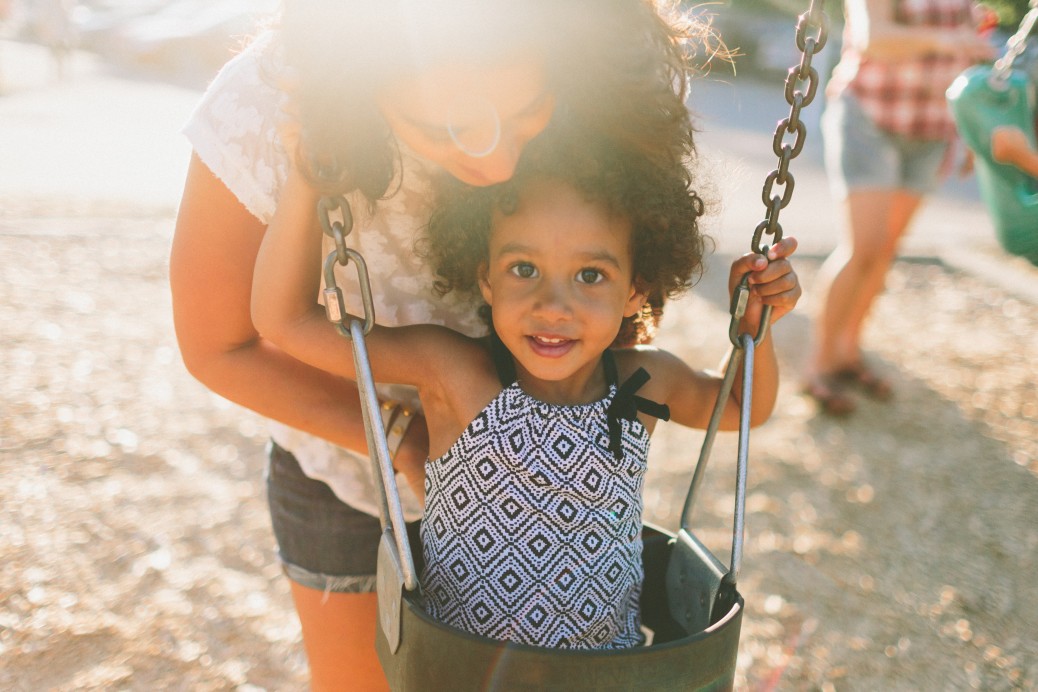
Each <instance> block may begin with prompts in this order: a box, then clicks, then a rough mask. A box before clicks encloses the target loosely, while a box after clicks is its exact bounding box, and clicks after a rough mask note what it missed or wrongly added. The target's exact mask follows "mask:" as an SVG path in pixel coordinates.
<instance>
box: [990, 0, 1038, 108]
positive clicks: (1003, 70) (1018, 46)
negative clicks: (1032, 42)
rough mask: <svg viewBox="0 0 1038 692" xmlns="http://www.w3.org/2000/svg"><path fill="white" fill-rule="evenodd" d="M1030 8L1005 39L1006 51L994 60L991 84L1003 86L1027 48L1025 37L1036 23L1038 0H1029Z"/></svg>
mask: <svg viewBox="0 0 1038 692" xmlns="http://www.w3.org/2000/svg"><path fill="white" fill-rule="evenodd" d="M1030 8H1031V9H1029V10H1028V11H1027V13H1026V14H1025V15H1024V16H1023V18H1022V19H1021V20H1020V27H1019V28H1018V29H1017V30H1016V33H1015V34H1013V35H1012V36H1010V37H1009V40H1008V41H1006V52H1005V55H1003V56H1002V57H1001V58H999V59H998V60H996V61H995V65H994V68H993V69H992V71H991V84H992V86H996V87H997V86H1004V85H1005V83H1006V80H1008V79H1009V73H1010V72H1011V71H1012V69H1013V63H1015V62H1016V60H1017V58H1019V57H1020V55H1021V54H1022V53H1023V52H1024V50H1025V49H1026V48H1027V39H1028V38H1030V36H1031V34H1032V33H1033V32H1034V27H1035V24H1036V23H1038V0H1031V2H1030Z"/></svg>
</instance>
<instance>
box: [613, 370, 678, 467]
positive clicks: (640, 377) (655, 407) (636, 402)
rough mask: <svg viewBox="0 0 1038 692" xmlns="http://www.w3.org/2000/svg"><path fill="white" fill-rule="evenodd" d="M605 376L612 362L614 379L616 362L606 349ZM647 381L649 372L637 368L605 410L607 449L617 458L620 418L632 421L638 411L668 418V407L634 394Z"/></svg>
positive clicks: (620, 445)
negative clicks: (607, 426)
mask: <svg viewBox="0 0 1038 692" xmlns="http://www.w3.org/2000/svg"><path fill="white" fill-rule="evenodd" d="M606 356H607V357H606V358H605V361H606V377H609V367H610V364H612V370H613V375H612V377H613V380H614V382H615V380H616V364H615V361H614V360H613V357H612V353H610V352H609V351H606ZM648 381H649V373H648V371H647V370H646V369H645V368H638V369H637V370H635V372H634V374H633V375H631V376H630V377H628V378H627V379H626V380H625V381H624V383H623V384H622V385H620V386H619V387H618V388H617V390H616V396H614V397H613V401H612V403H610V404H609V408H608V409H607V410H606V417H607V422H608V424H609V451H611V452H612V453H613V456H614V457H616V459H617V460H620V459H622V458H623V428H622V427H621V425H620V421H621V420H630V421H634V420H637V419H638V412H639V411H641V412H642V413H645V414H647V415H650V416H653V417H654V418H659V419H660V420H670V407H669V406H667V405H666V404H660V403H657V402H655V401H649V400H648V399H646V398H644V397H640V396H638V395H637V394H635V392H636V391H638V390H639V389H640V388H641V387H642V385H644V384H645V383H646V382H648Z"/></svg>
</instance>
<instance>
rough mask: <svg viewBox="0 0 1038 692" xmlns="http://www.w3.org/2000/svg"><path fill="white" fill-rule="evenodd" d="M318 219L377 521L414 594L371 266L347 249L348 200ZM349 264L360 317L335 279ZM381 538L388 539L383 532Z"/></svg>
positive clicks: (326, 204)
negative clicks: (376, 357)
mask: <svg viewBox="0 0 1038 692" xmlns="http://www.w3.org/2000/svg"><path fill="white" fill-rule="evenodd" d="M334 211H338V212H339V215H340V216H341V217H342V218H341V220H332V217H331V214H332V212H334ZM317 217H318V220H319V221H320V223H321V229H322V230H323V231H324V233H325V235H327V236H328V237H330V238H331V239H332V240H334V241H335V249H334V250H332V251H331V252H330V253H328V256H327V257H325V260H324V285H325V288H324V307H325V313H326V314H327V316H328V321H330V322H332V323H333V324H335V327H336V329H338V331H339V334H341V335H342V336H344V337H346V338H347V339H349V340H350V342H351V346H352V348H353V362H354V367H355V369H356V372H357V388H358V389H359V390H360V399H361V411H362V413H363V416H364V431H365V435H366V437H367V443H368V450H369V454H370V455H371V461H372V466H373V467H374V471H375V477H376V482H378V483H380V484H381V492H379V493H378V496H379V519H380V520H381V523H382V530H383V532H385V530H386V528H387V525H388V526H389V527H391V529H392V534H393V543H394V544H395V547H396V551H395V554H394V555H393V556H392V558H393V559H394V562H395V563H396V565H397V567H398V568H399V571H400V574H401V575H402V580H403V585H404V587H405V588H406V589H407V590H408V591H413V590H414V589H416V588H417V587H418V577H417V574H416V571H415V567H414V559H413V557H412V555H411V545H410V543H408V539H407V525H406V523H405V521H404V511H403V507H402V505H401V504H400V495H399V493H398V492H397V491H396V486H395V484H396V477H395V473H394V471H393V463H392V460H391V458H390V454H389V446H388V444H387V443H386V430H385V426H384V425H383V424H382V416H381V415H379V413H378V410H379V401H378V392H377V391H376V390H375V381H374V378H373V377H372V374H371V363H370V361H369V359H368V351H367V345H366V344H365V341H364V337H365V336H366V335H368V334H369V333H371V330H372V328H373V327H374V326H375V305H374V301H373V300H372V298H371V281H370V280H369V278H368V268H367V264H366V263H365V262H364V257H363V256H361V254H360V253H359V252H357V251H356V250H353V249H350V248H349V247H347V246H346V238H347V236H349V234H350V232H351V231H352V230H353V214H352V212H351V211H350V204H349V202H347V201H346V198H344V197H342V196H337V197H322V198H321V200H320V201H319V202H318V204H317ZM351 262H352V263H353V265H354V266H355V267H356V268H357V280H358V283H359V284H360V296H361V304H362V306H363V310H364V314H363V315H362V316H361V319H358V318H356V317H353V316H351V315H349V314H348V313H347V312H346V303H345V301H344V299H343V294H342V289H341V288H339V285H338V282H337V280H336V278H335V267H336V266H342V267H345V266H348V265H349V264H350V263H351ZM383 536H385V534H384V533H383ZM380 551H381V547H380ZM398 595H399V594H398Z"/></svg>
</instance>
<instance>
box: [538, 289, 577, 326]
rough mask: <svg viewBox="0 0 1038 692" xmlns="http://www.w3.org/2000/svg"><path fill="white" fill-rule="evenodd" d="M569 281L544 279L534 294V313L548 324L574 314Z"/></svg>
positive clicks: (564, 319)
mask: <svg viewBox="0 0 1038 692" xmlns="http://www.w3.org/2000/svg"><path fill="white" fill-rule="evenodd" d="M568 283H569V282H566V281H560V280H554V281H553V280H550V279H542V280H541V281H540V282H539V285H538V286H537V292H536V295H535V296H534V304H533V314H534V316H535V317H536V318H537V319H539V320H542V321H543V322H545V323H546V324H556V323H559V322H563V321H566V320H568V319H570V318H571V317H572V315H573V310H572V302H571V296H570V293H569V290H568Z"/></svg>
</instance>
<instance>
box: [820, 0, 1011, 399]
mask: <svg viewBox="0 0 1038 692" xmlns="http://www.w3.org/2000/svg"><path fill="white" fill-rule="evenodd" d="M844 7H845V17H846V24H845V29H844V41H843V52H842V54H841V56H840V60H839V63H838V64H837V66H836V67H835V69H834V71H833V75H832V78H831V80H830V82H829V85H828V87H827V93H826V95H827V105H826V109H825V112H824V113H823V114H822V136H823V142H824V148H825V165H826V171H827V173H828V175H829V179H830V183H831V187H832V190H833V194H834V196H835V197H836V198H837V199H839V200H842V202H843V206H844V209H845V212H846V219H847V224H846V225H847V233H846V235H845V236H844V238H843V239H842V240H841V242H840V244H839V245H838V247H837V248H836V249H835V250H834V251H833V253H832V254H831V255H830V256H829V258H828V259H827V260H826V261H825V263H824V264H823V265H822V268H821V269H820V271H819V273H818V277H817V286H816V287H815V288H813V289H812V291H814V292H817V294H818V295H819V296H820V305H819V306H818V312H817V317H816V321H815V331H814V345H813V349H812V352H811V354H810V356H809V361H808V363H807V365H806V369H805V373H804V378H803V391H804V392H805V393H806V394H808V395H809V396H811V397H812V398H813V399H815V400H816V401H817V402H818V404H819V406H820V408H821V410H822V411H823V412H825V413H829V414H834V415H845V414H848V413H850V412H852V411H853V410H854V409H855V407H856V405H857V404H856V401H855V398H854V396H853V394H852V393H851V390H852V389H856V390H858V391H860V392H863V393H865V394H866V395H868V396H871V397H873V398H876V399H880V400H885V399H888V398H889V397H890V396H891V395H892V393H893V391H892V387H891V384H890V383H889V382H888V381H887V380H886V379H884V378H883V377H882V376H881V375H880V374H879V373H877V372H876V371H875V370H874V369H873V368H872V367H871V366H870V365H869V364H868V363H867V362H866V360H865V358H864V356H863V354H862V347H861V340H862V330H863V328H864V326H865V324H866V318H867V317H868V314H869V309H870V308H871V306H872V304H873V302H874V301H875V299H876V297H877V296H878V295H879V293H880V292H881V291H882V289H883V284H884V280H885V277H886V274H887V271H888V270H889V268H890V264H891V262H893V260H894V258H895V256H896V254H897V248H898V243H899V241H900V240H901V238H902V236H903V235H904V233H905V231H906V230H907V229H908V226H909V223H910V222H911V220H912V218H913V216H914V215H915V212H916V210H917V209H918V208H919V205H920V203H921V202H922V200H923V198H924V196H925V195H926V194H928V193H930V192H933V191H934V189H936V187H937V185H938V183H939V181H940V173H941V170H942V163H945V162H946V161H947V160H948V154H949V143H950V142H951V141H952V140H953V138H954V135H955V124H954V121H953V120H952V117H951V114H950V112H949V110H948V107H947V104H946V101H945V95H944V94H945V91H946V90H947V88H948V86H949V85H950V84H951V83H952V81H953V80H954V79H955V77H956V76H958V74H959V73H960V72H962V70H964V69H965V68H966V67H969V66H970V65H971V64H973V63H975V62H978V61H983V60H988V59H991V58H992V57H993V56H994V49H993V48H992V47H991V46H990V45H989V44H988V43H987V42H986V41H985V40H984V39H982V38H981V37H980V36H979V35H978V33H977V25H978V22H979V20H980V18H981V15H980V13H978V12H975V7H974V3H972V2H971V1H970V0H846V2H845V3H844Z"/></svg>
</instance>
